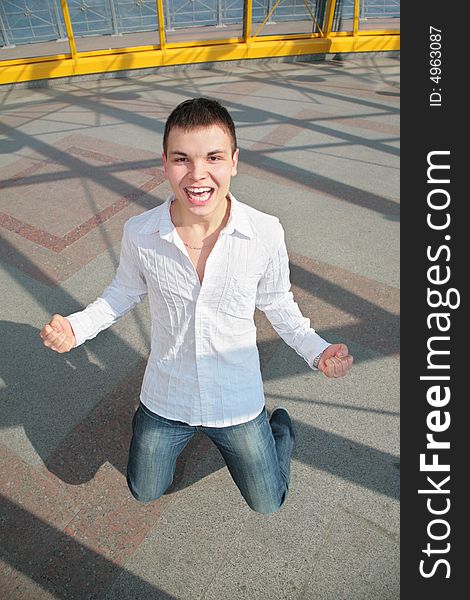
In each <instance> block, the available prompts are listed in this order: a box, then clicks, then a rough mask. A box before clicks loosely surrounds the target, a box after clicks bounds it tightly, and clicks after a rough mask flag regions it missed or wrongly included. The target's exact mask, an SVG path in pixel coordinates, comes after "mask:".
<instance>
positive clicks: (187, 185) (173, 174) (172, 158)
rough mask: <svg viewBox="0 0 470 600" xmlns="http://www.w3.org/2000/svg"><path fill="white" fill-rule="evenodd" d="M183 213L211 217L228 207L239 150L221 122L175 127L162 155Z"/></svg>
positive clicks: (166, 171)
mask: <svg viewBox="0 0 470 600" xmlns="http://www.w3.org/2000/svg"><path fill="white" fill-rule="evenodd" d="M162 157H163V165H164V167H165V175H166V176H167V178H168V180H169V182H170V185H171V187H172V190H173V193H174V194H175V198H176V201H177V202H178V203H179V208H180V210H181V211H182V213H181V214H186V215H189V213H191V214H192V215H193V216H197V217H209V216H210V215H212V214H213V213H217V211H218V210H219V211H220V210H225V207H226V200H225V199H226V197H227V192H228V190H229V187H230V180H231V178H232V176H233V175H236V173H237V163H238V149H237V150H236V151H235V153H234V155H233V156H232V147H231V139H230V136H229V135H228V134H227V133H226V132H225V131H224V130H223V129H222V128H221V127H219V126H218V125H213V126H211V127H204V128H201V129H195V130H192V131H184V130H183V129H181V128H179V127H174V128H173V129H172V130H171V131H170V133H169V136H168V140H167V155H166V156H165V153H163V155H162Z"/></svg>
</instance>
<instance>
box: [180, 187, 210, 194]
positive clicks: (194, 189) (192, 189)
mask: <svg viewBox="0 0 470 600" xmlns="http://www.w3.org/2000/svg"><path fill="white" fill-rule="evenodd" d="M186 189H187V190H188V191H189V192H194V193H195V194H203V193H204V192H210V191H211V189H212V188H210V187H200V188H197V187H188V188H186Z"/></svg>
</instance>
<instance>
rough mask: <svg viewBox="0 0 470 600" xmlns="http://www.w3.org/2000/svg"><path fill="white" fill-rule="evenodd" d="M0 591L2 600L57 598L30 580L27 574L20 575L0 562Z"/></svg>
mask: <svg viewBox="0 0 470 600" xmlns="http://www.w3.org/2000/svg"><path fill="white" fill-rule="evenodd" d="M0 589H1V598H2V599H3V600H55V598H57V596H55V595H53V594H52V593H50V592H48V591H46V590H44V589H43V588H42V587H41V585H40V584H38V583H36V582H35V581H32V580H31V577H30V576H29V575H28V574H27V573H21V572H19V571H17V570H16V569H14V568H13V567H11V566H10V565H8V564H6V563H4V562H3V561H0Z"/></svg>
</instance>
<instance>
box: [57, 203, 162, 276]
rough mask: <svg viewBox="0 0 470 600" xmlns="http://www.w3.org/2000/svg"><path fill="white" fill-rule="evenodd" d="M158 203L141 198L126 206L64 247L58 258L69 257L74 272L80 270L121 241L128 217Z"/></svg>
mask: <svg viewBox="0 0 470 600" xmlns="http://www.w3.org/2000/svg"><path fill="white" fill-rule="evenodd" d="M159 202H160V201H159V200H157V199H155V198H153V197H150V196H147V195H144V196H142V197H141V198H139V199H138V202H133V203H130V204H128V206H126V207H124V208H123V209H122V210H121V211H120V212H119V213H117V214H116V215H115V216H113V217H112V218H111V219H109V220H108V221H105V222H104V223H102V224H100V226H99V227H96V228H95V229H92V230H91V231H90V232H89V233H87V235H85V236H83V237H80V238H78V239H77V240H76V241H75V242H73V243H72V244H70V245H69V246H68V247H66V248H65V249H64V250H63V251H62V252H61V254H60V256H61V257H63V258H67V257H70V259H71V260H72V261H73V264H74V265H75V270H78V269H81V268H82V267H84V266H85V265H87V264H88V263H89V262H91V261H92V260H94V259H95V258H96V257H97V256H99V255H100V254H101V253H102V252H105V251H107V250H109V248H110V246H113V245H114V244H116V243H118V242H120V241H121V239H122V232H123V228H124V223H125V222H126V221H127V220H128V219H129V218H130V217H133V216H135V215H138V214H141V213H142V212H143V211H145V210H149V209H151V208H154V207H155V206H157V205H158V203H159ZM116 266H117V265H116Z"/></svg>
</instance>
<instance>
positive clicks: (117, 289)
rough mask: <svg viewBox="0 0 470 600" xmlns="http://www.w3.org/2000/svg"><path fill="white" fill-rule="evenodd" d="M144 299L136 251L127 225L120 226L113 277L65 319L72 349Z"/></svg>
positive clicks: (145, 289) (143, 287) (144, 290)
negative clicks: (70, 331)
mask: <svg viewBox="0 0 470 600" xmlns="http://www.w3.org/2000/svg"><path fill="white" fill-rule="evenodd" d="M146 295H147V285H146V282H145V279H144V277H143V275H142V273H141V271H140V269H139V263H138V260H137V256H136V249H135V247H134V246H133V244H132V240H131V235H130V233H129V228H128V223H126V225H125V226H124V233H123V237H122V242H121V255H120V258H119V266H118V269H117V271H116V275H115V277H114V279H113V281H112V282H111V285H109V286H108V287H107V288H106V289H105V291H104V292H103V294H102V295H101V296H100V297H99V298H98V299H97V300H95V301H94V302H92V303H91V304H89V305H88V306H87V307H86V308H85V309H84V310H82V311H80V312H76V313H73V314H71V315H69V316H68V317H67V319H68V320H69V321H70V324H71V325H72V329H73V332H74V334H75V339H76V346H79V345H80V344H83V342H85V341H86V340H91V339H92V338H94V337H95V336H97V335H98V333H99V332H100V331H103V329H106V328H107V327H110V326H111V325H112V324H113V323H115V322H116V321H117V320H119V319H120V318H121V317H123V316H124V315H125V314H126V313H127V312H129V311H130V310H131V309H132V308H134V306H135V305H136V304H138V303H139V302H141V301H142V300H143V298H145V296H146Z"/></svg>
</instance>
